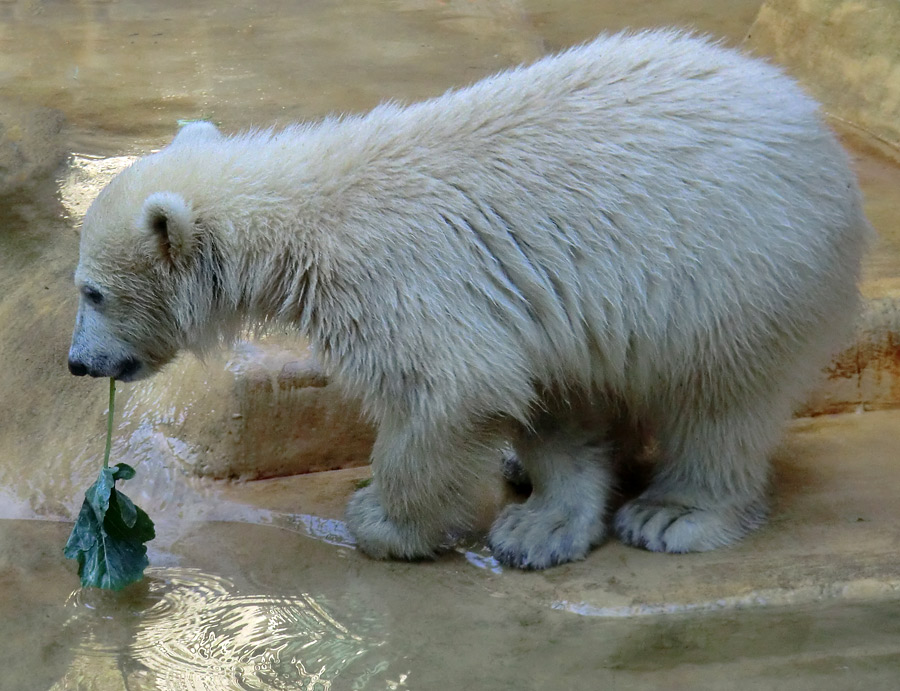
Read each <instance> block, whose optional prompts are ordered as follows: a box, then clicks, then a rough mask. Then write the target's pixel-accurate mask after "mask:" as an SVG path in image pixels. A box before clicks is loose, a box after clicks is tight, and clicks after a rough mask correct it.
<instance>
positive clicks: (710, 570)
mask: <svg viewBox="0 0 900 691" xmlns="http://www.w3.org/2000/svg"><path fill="white" fill-rule="evenodd" d="M898 430H900V411H879V412H868V413H864V414H847V415H835V416H820V417H816V418H804V419H798V420H795V421H793V422H792V423H791V424H790V426H789V429H788V431H787V434H786V436H785V439H784V441H783V443H782V445H781V447H780V449H779V451H778V452H777V455H776V457H775V459H774V477H773V507H772V511H771V516H770V520H769V522H768V524H767V525H766V526H764V527H763V528H762V529H760V530H759V531H757V532H756V533H754V534H752V535H751V536H749V537H748V538H746V539H744V540H743V541H742V542H740V543H738V544H737V545H735V546H732V547H729V548H724V549H719V550H713V551H711V552H706V553H696V554H686V555H669V554H657V553H651V552H646V551H643V550H639V549H635V548H631V547H626V546H624V545H622V544H620V543H618V542H616V541H615V540H612V541H610V542H608V543H607V544H605V545H603V546H601V547H600V548H598V549H597V550H595V551H594V552H592V553H591V555H590V556H589V557H588V559H587V560H585V561H584V562H580V563H576V564H568V565H564V566H561V567H556V568H553V569H549V570H547V571H544V572H527V573H526V572H519V571H515V570H511V569H504V568H501V567H500V566H499V565H498V564H496V563H495V562H494V561H493V559H492V558H491V557H490V555H489V552H488V551H487V549H486V548H485V547H484V546H483V544H482V543H481V542H478V541H477V540H476V541H475V542H474V543H473V544H471V545H469V546H468V548H467V549H462V548H460V550H459V553H457V554H451V555H449V556H447V557H444V558H442V559H439V560H438V562H437V564H436V565H435V566H433V567H432V568H437V569H441V568H449V569H455V568H458V566H459V564H458V562H459V560H460V558H463V559H466V560H467V561H470V562H471V563H473V564H480V565H481V566H482V567H484V568H487V569H489V570H492V571H494V572H497V573H498V574H500V573H502V574H503V576H502V579H501V580H502V581H503V582H504V584H503V586H502V587H501V588H500V590H502V591H503V592H504V593H505V594H506V595H507V596H510V597H513V596H520V597H526V598H532V599H535V600H537V601H541V602H543V603H545V604H546V605H547V606H551V607H554V608H558V609H563V610H567V611H572V612H575V613H579V614H585V615H594V616H603V617H621V616H634V615H650V614H660V613H665V612H690V611H715V610H735V609H745V608H754V607H765V606H778V605H794V604H806V603H812V602H820V601H829V600H835V599H836V600H844V599H846V600H852V601H857V600H869V599H881V598H894V597H900V549H898V547H900V503H898V502H897V501H896V497H897V496H898V495H900V456H898V454H897V438H898V436H897V434H898ZM367 472H368V471H367V470H366V469H354V470H348V471H337V472H331V473H318V474H316V475H314V476H301V477H294V478H282V479H277V480H269V481H262V482H256V483H246V484H233V485H225V486H223V487H222V488H221V492H222V496H223V498H228V499H229V500H230V501H233V502H238V503H241V502H246V503H249V504H252V505H254V506H257V507H264V508H266V509H268V510H273V511H276V512H278V511H282V512H291V511H297V510H302V512H303V513H305V514H313V515H316V516H322V517H326V518H331V519H337V520H339V519H340V518H341V516H342V512H343V505H344V502H345V501H346V500H347V499H348V498H349V496H350V494H351V493H352V491H353V490H354V489H355V488H356V486H357V484H358V482H359V480H360V478H363V477H365V476H366V475H367ZM485 513H486V514H488V513H489V511H486V512H485ZM353 559H354V561H355V560H357V559H364V557H362V556H361V555H357V554H354V556H353ZM387 568H392V567H391V566H390V565H388V566H387Z"/></svg>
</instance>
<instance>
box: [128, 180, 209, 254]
mask: <svg viewBox="0 0 900 691" xmlns="http://www.w3.org/2000/svg"><path fill="white" fill-rule="evenodd" d="M191 216H192V214H191V209H190V207H189V206H188V204H187V202H186V201H185V200H184V199H183V198H182V197H181V196H180V195H178V194H175V193H174V192H154V193H153V194H151V195H150V196H149V197H147V199H146V201H145V202H144V207H143V208H142V209H141V218H140V224H141V227H142V229H143V230H144V232H146V233H147V234H148V235H150V236H151V237H152V238H153V240H154V241H155V243H156V244H157V246H158V247H159V253H160V256H161V257H162V258H163V259H164V260H165V261H167V262H170V263H172V264H174V263H177V262H179V261H182V260H183V259H185V258H186V257H188V256H189V255H190V254H191V251H192V249H193V247H194V236H195V233H196V230H195V228H194V221H193V219H192V218H191Z"/></svg>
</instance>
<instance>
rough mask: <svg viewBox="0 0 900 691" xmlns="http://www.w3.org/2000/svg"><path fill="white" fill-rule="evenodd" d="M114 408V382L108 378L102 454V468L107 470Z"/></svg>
mask: <svg viewBox="0 0 900 691" xmlns="http://www.w3.org/2000/svg"><path fill="white" fill-rule="evenodd" d="M115 407H116V380H115V379H113V378H112V377H110V378H109V413H108V414H107V416H106V451H104V453H103V467H104V468H109V452H110V450H111V449H112V435H113V412H114V411H115Z"/></svg>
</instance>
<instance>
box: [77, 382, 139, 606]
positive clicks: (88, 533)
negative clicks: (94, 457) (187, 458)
mask: <svg viewBox="0 0 900 691" xmlns="http://www.w3.org/2000/svg"><path fill="white" fill-rule="evenodd" d="M114 397H115V388H114V385H113V384H110V405H109V415H110V419H111V418H112V415H113V403H114V400H115V399H114ZM108 434H109V435H110V436H111V434H112V424H110V425H109V428H108ZM109 447H110V441H109V437H107V452H106V458H105V459H104V465H103V467H102V468H101V469H100V475H99V476H98V477H97V481H96V482H95V483H94V484H93V485H91V486H90V487H89V488H88V490H87V492H85V493H84V502H83V503H82V505H81V511H80V512H79V514H78V518H77V519H76V521H75V526H74V527H73V528H72V534H71V535H70V536H69V540H68V541H67V542H66V546H65V548H64V549H63V554H64V555H65V556H66V558H68V559H77V560H78V575H79V576H80V577H81V585H82V586H84V587H88V586H90V587H94V588H107V589H110V590H121V589H122V588H124V587H125V586H127V585H129V584H131V583H134V582H136V581H139V580H141V578H143V577H144V569H146V568H147V566H149V564H150V562H149V560H148V559H147V547H146V545H145V544H144V543H146V542H149V541H150V540H152V539H153V538H154V537H156V531H155V530H154V528H153V521H151V520H150V517H149V516H148V515H147V514H146V513H145V512H144V511H143V509H141V508H139V507H137V506H135V504H134V502H133V501H131V499H129V498H128V497H127V496H125V495H124V494H123V493H122V492H120V491H119V490H117V489H116V481H117V480H130V479H131V478H133V477H134V474H135V472H134V468H132V467H131V466H129V465H126V464H125V463H119V464H118V465H115V466H113V467H111V468H110V467H109V466H108V462H109Z"/></svg>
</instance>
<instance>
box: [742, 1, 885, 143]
mask: <svg viewBox="0 0 900 691" xmlns="http://www.w3.org/2000/svg"><path fill="white" fill-rule="evenodd" d="M747 44H748V45H749V46H750V47H751V48H752V49H754V50H755V51H756V52H758V53H760V54H762V55H767V56H770V57H772V58H774V59H775V61H776V62H778V63H781V64H782V65H785V66H786V67H787V68H788V70H789V71H790V72H791V73H792V74H793V75H794V76H796V77H797V78H798V79H800V81H802V82H803V84H804V85H805V86H806V87H807V88H808V89H809V90H810V91H811V92H812V93H813V95H814V96H816V97H817V98H818V99H819V100H821V101H822V102H823V103H824V104H825V106H826V109H827V110H828V111H829V113H830V114H832V115H834V116H835V117H837V118H840V119H842V120H846V121H848V122H850V123H853V124H855V125H857V126H859V127H861V128H863V129H864V130H866V131H867V132H869V133H871V134H873V135H875V136H876V137H878V138H879V139H881V140H883V141H884V142H886V143H888V144H890V145H891V146H892V147H896V148H897V149H898V150H900V2H898V1H897V0H766V2H765V3H763V6H762V7H761V9H760V11H759V15H758V16H757V19H756V21H755V22H754V24H753V26H752V27H751V28H750V31H749V33H748V36H747Z"/></svg>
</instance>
